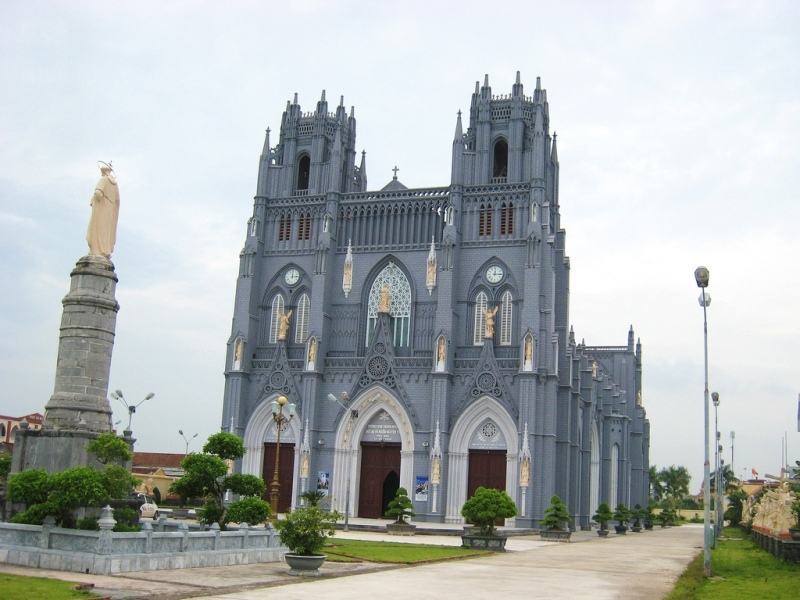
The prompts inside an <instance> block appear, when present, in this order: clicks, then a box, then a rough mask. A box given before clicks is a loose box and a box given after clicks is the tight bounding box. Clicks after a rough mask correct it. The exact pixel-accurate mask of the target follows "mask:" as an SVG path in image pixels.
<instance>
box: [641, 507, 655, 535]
mask: <svg viewBox="0 0 800 600" xmlns="http://www.w3.org/2000/svg"><path fill="white" fill-rule="evenodd" d="M642 511H643V512H644V517H643V518H644V528H645V529H652V528H653V505H652V504H648V505H647V507H646V508H643V509H642Z"/></svg>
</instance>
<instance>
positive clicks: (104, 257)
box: [12, 163, 132, 472]
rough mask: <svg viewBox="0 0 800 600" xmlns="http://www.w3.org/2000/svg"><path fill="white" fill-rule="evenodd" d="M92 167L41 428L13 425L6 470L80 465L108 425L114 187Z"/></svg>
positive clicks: (107, 171)
mask: <svg viewBox="0 0 800 600" xmlns="http://www.w3.org/2000/svg"><path fill="white" fill-rule="evenodd" d="M100 172H101V175H100V179H99V180H98V182H97V185H96V186H95V191H94V194H93V195H92V199H91V201H90V204H91V206H92V216H91V219H90V222H89V228H88V231H87V234H86V241H87V243H88V245H89V254H88V255H87V256H84V257H83V258H81V259H79V260H78V262H77V264H76V265H75V268H74V269H73V270H72V273H71V274H70V278H71V279H70V289H69V292H68V293H67V295H66V296H65V297H64V299H63V301H62V304H63V306H64V310H63V313H62V317H61V328H60V334H59V342H58V359H57V362H56V376H55V386H54V390H53V395H52V396H51V397H50V401H49V402H48V403H47V405H46V406H45V415H44V423H43V426H42V429H41V430H40V431H34V430H28V429H26V428H24V427H21V429H20V430H19V431H18V433H17V438H16V443H15V444H14V455H13V458H12V471H13V472H18V471H22V470H24V469H28V468H33V467H38V468H43V469H45V470H47V471H48V472H53V471H60V470H63V469H66V468H68V467H74V466H80V465H85V464H87V463H88V462H90V457H89V456H88V455H87V453H86V445H87V443H88V442H89V441H90V440H91V439H93V438H95V437H97V435H99V434H101V433H105V432H109V431H112V430H113V427H112V424H111V417H112V411H111V406H110V404H109V401H108V397H107V394H108V377H109V371H110V370H111V353H112V350H113V349H114V331H115V328H116V322H117V311H119V304H117V300H116V298H115V296H114V292H115V290H116V285H117V275H116V273H115V272H114V264H113V263H112V262H111V253H112V251H113V250H114V243H115V241H116V229H117V217H118V215H119V188H118V186H117V181H116V178H115V177H114V173H113V170H112V168H111V165H110V164H106V163H100ZM23 425H24V424H23ZM128 435H129V434H128ZM131 441H132V440H131Z"/></svg>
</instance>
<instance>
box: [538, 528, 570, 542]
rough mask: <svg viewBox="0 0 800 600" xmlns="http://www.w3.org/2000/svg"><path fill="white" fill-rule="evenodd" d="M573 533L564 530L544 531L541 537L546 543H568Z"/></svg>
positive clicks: (540, 534)
mask: <svg viewBox="0 0 800 600" xmlns="http://www.w3.org/2000/svg"><path fill="white" fill-rule="evenodd" d="M571 535H572V532H571V531H569V530H566V531H565V530H563V529H542V530H541V531H540V532H539V536H540V537H541V538H542V540H544V541H546V542H568V541H569V538H570V536H571Z"/></svg>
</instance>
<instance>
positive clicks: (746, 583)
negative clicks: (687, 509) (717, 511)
mask: <svg viewBox="0 0 800 600" xmlns="http://www.w3.org/2000/svg"><path fill="white" fill-rule="evenodd" d="M726 538H727V539H726ZM711 572H712V575H713V576H712V577H711V578H710V579H708V580H706V579H705V578H704V577H703V553H702V552H701V553H700V554H698V555H697V556H696V557H695V559H694V560H693V561H692V562H691V563H689V566H688V567H687V568H686V570H685V571H684V572H683V574H682V575H681V577H680V579H678V582H677V583H676V584H675V588H674V589H673V590H672V592H671V593H670V595H669V596H667V600H682V599H684V598H714V599H721V600H725V599H728V598H730V599H731V600H733V599H735V600H739V599H740V598H769V599H770V600H776V599H778V598H792V599H794V598H798V596H799V595H800V592H799V591H798V590H800V565H792V564H789V563H785V562H783V561H782V560H780V559H778V558H775V557H774V556H772V555H771V554H769V553H768V552H767V551H766V550H762V549H761V548H759V547H758V546H756V545H755V544H754V543H753V542H752V541H750V539H749V537H748V536H747V534H746V533H745V532H744V531H742V530H741V529H739V528H737V527H726V528H725V530H724V531H723V534H722V538H721V539H720V541H719V542H717V547H716V549H715V550H712V551H711Z"/></svg>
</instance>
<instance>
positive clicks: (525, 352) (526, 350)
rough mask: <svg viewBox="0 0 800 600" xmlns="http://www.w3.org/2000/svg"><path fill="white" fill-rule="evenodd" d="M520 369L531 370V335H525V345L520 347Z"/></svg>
mask: <svg viewBox="0 0 800 600" xmlns="http://www.w3.org/2000/svg"><path fill="white" fill-rule="evenodd" d="M522 370H523V371H528V372H530V371H533V336H532V335H531V334H530V333H529V334H528V335H526V336H525V345H524V347H523V349H522Z"/></svg>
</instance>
